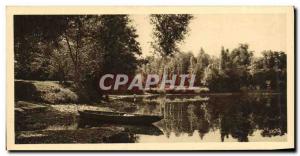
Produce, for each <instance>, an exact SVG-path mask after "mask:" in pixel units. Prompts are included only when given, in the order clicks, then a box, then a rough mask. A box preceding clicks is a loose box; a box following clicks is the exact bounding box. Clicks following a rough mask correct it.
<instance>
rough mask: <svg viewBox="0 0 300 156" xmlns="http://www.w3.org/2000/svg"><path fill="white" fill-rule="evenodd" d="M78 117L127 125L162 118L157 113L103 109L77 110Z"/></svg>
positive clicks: (150, 121) (140, 123)
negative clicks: (134, 112)
mask: <svg viewBox="0 0 300 156" xmlns="http://www.w3.org/2000/svg"><path fill="white" fill-rule="evenodd" d="M78 112H79V114H80V118H81V119H83V120H86V121H91V122H95V121H96V122H99V123H112V124H113V123H114V124H116V123H117V124H129V125H149V124H152V123H154V122H157V121H160V120H161V119H163V117H162V116H159V115H142V114H126V113H120V112H103V111H90V110H84V111H78Z"/></svg>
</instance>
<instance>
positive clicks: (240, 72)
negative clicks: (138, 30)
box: [141, 44, 287, 92]
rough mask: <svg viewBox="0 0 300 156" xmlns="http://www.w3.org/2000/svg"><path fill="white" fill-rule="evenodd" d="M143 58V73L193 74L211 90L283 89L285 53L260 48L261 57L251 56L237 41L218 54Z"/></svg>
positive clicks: (182, 54) (188, 54)
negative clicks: (231, 46) (262, 50)
mask: <svg viewBox="0 0 300 156" xmlns="http://www.w3.org/2000/svg"><path fill="white" fill-rule="evenodd" d="M146 60H148V63H147V64H145V65H143V66H142V68H141V71H142V72H143V73H146V74H153V73H158V74H161V75H162V74H163V72H164V71H165V72H166V73H168V74H195V75H196V80H195V84H196V85H197V86H206V87H208V88H209V89H210V91H212V92H237V91H249V90H256V91H257V90H270V91H271V90H272V91H278V92H281V91H282V92H284V91H286V76H287V71H286V54H285V53H284V52H281V51H280V52H277V51H271V50H269V51H264V52H262V56H261V57H254V56H253V51H250V50H249V46H248V45H247V44H240V45H239V46H238V47H237V48H234V49H233V50H232V51H229V49H225V48H222V49H221V51H220V57H214V56H210V55H209V54H207V53H205V51H204V50H203V49H202V48H201V49H200V51H199V52H198V54H197V55H196V56H194V55H193V53H192V52H188V53H184V52H178V53H176V54H174V56H172V57H168V58H167V59H161V58H160V57H155V56H149V57H147V58H146Z"/></svg>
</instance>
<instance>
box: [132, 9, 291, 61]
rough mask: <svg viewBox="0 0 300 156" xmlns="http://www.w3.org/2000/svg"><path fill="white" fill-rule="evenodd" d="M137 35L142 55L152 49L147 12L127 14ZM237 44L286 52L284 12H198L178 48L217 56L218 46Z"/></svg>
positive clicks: (231, 47)
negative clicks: (144, 13) (201, 49)
mask: <svg viewBox="0 0 300 156" xmlns="http://www.w3.org/2000/svg"><path fill="white" fill-rule="evenodd" d="M130 17H131V19H132V20H133V25H134V26H135V27H136V29H137V34H138V35H139V37H138V39H137V40H138V41H139V42H140V44H141V48H142V53H143V54H142V55H143V56H149V55H151V51H153V49H152V47H151V45H150V43H151V41H152V26H151V24H150V20H149V16H148V15H130ZM239 43H247V44H249V48H250V50H251V51H254V56H261V52H262V51H263V50H276V51H286V15H285V14H198V15H194V19H193V20H192V21H191V23H190V24H189V33H188V34H187V36H186V38H185V40H184V42H183V43H181V44H180V45H179V48H180V49H181V51H183V52H192V53H194V54H195V55H197V54H198V52H199V50H200V48H203V49H204V51H205V52H206V53H208V54H210V55H214V56H219V55H220V51H221V47H222V46H224V47H225V48H228V49H229V50H232V49H233V48H235V47H237V46H238V45H239Z"/></svg>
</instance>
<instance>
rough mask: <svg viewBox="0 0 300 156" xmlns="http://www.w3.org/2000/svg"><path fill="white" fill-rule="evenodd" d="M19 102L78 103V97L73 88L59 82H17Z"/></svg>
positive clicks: (16, 90)
mask: <svg viewBox="0 0 300 156" xmlns="http://www.w3.org/2000/svg"><path fill="white" fill-rule="evenodd" d="M15 95H16V99H17V100H28V101H39V102H44V103H50V104H54V103H76V102H77V101H78V95H77V94H76V93H75V92H74V91H72V88H71V87H64V86H63V85H61V84H59V82H58V81H29V80H16V81H15Z"/></svg>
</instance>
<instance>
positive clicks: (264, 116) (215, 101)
mask: <svg viewBox="0 0 300 156" xmlns="http://www.w3.org/2000/svg"><path fill="white" fill-rule="evenodd" d="M185 98H193V97H185ZM144 101H146V102H143V103H140V104H139V109H138V110H139V111H138V112H139V113H144V114H158V113H161V114H163V115H164V120H162V121H161V122H159V123H157V126H158V127H160V128H161V129H162V130H163V132H164V134H165V137H167V138H170V135H171V134H172V133H174V135H175V137H186V135H187V136H188V137H200V140H203V138H204V137H205V136H206V135H207V134H208V133H216V132H217V133H219V134H220V135H215V138H214V139H212V140H211V139H210V140H211V141H222V142H223V141H226V139H228V140H230V139H234V140H236V141H239V142H247V141H249V137H254V138H255V140H258V141H264V140H269V141H272V138H274V137H275V136H277V138H278V137H282V138H285V137H286V136H285V134H286V132H287V129H286V127H287V120H286V116H287V115H286V112H287V110H286V96H284V95H261V94H253V95H231V96H210V98H209V100H202V101H193V100H186V101H190V102H183V101H181V102H178V101H179V100H177V99H176V96H175V97H174V96H173V97H172V96H171V97H166V98H164V99H163V98H160V99H159V98H158V99H154V100H149V99H147V100H144ZM254 132H256V133H254ZM257 132H259V133H257ZM195 135H198V136H195ZM209 135H211V134H209ZM210 137H211V136H210ZM266 137H271V139H265V138H266ZM159 140H160V138H157V141H159ZM283 140H284V139H283ZM141 141H142V140H141Z"/></svg>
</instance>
